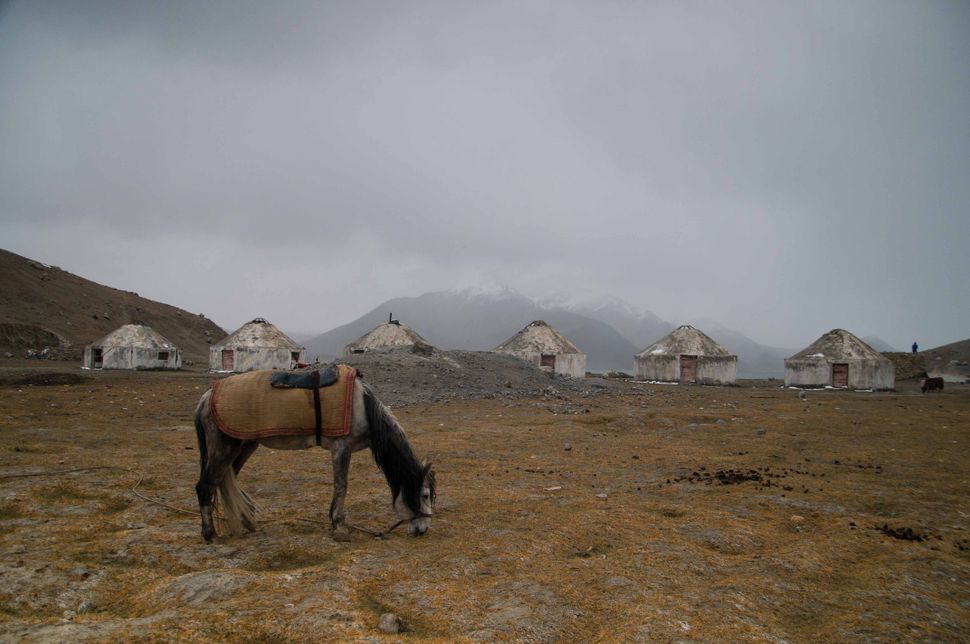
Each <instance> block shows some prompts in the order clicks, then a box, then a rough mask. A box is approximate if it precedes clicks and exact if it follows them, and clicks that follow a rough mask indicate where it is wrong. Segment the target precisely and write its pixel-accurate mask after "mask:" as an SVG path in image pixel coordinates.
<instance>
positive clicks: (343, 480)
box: [330, 445, 351, 541]
mask: <svg viewBox="0 0 970 644" xmlns="http://www.w3.org/2000/svg"><path fill="white" fill-rule="evenodd" d="M331 449H332V451H331V453H330V457H331V460H332V461H333V500H332V501H331V502H330V525H331V527H332V529H333V538H334V539H335V540H336V541H349V540H350V530H349V529H348V528H347V524H346V523H344V499H345V498H346V496H347V479H348V478H349V477H350V456H351V451H350V450H349V449H348V448H347V447H345V446H337V445H334V446H333V447H332V448H331Z"/></svg>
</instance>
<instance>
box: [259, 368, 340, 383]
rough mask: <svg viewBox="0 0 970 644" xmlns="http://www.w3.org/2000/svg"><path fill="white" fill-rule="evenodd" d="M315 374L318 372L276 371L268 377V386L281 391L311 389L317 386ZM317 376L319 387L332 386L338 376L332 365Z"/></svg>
mask: <svg viewBox="0 0 970 644" xmlns="http://www.w3.org/2000/svg"><path fill="white" fill-rule="evenodd" d="M316 373H318V372H317V371H277V372H276V373H274V374H273V375H272V376H271V377H270V380H269V384H270V385H272V386H273V387H280V388H282V389H313V388H314V387H316V386H317V384H316V382H315V378H314V374H316ZM319 374H320V386H321V387H327V386H329V385H332V384H333V383H335V382H337V378H338V377H339V376H340V373H339V372H338V371H337V367H335V366H334V365H330V366H329V367H327V368H326V369H324V370H322V371H319Z"/></svg>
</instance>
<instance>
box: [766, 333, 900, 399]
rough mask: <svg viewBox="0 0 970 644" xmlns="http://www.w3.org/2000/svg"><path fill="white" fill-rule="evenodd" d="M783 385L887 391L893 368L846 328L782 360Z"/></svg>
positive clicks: (892, 381)
mask: <svg viewBox="0 0 970 644" xmlns="http://www.w3.org/2000/svg"><path fill="white" fill-rule="evenodd" d="M785 386H786V387H807V388H811V387H833V388H835V389H873V390H890V389H895V388H896V367H895V366H894V365H893V363H892V361H891V360H890V359H889V358H887V357H886V356H884V355H882V354H881V353H879V352H878V351H876V350H875V349H873V348H872V347H870V346H869V345H868V344H866V343H865V342H863V341H862V340H860V339H859V338H857V337H856V336H854V335H852V334H851V333H849V332H848V331H846V330H845V329H832V330H831V331H829V332H828V333H826V334H825V335H823V336H822V337H820V338H819V339H818V340H816V341H815V342H813V343H812V344H810V345H808V346H807V347H805V348H804V349H802V350H801V351H799V352H798V353H796V354H795V355H793V356H792V357H790V358H787V359H785Z"/></svg>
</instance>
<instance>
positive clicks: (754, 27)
mask: <svg viewBox="0 0 970 644" xmlns="http://www.w3.org/2000/svg"><path fill="white" fill-rule="evenodd" d="M967 33H970V8H968V7H967V6H966V5H965V4H962V3H949V2H925V3H906V2H892V3H887V2H872V3H865V2H863V3H852V4H850V5H846V4H845V3H837V2H833V3H824V2H822V3H820V2H812V3H774V2H746V3H730V4H723V5H715V4H712V3H704V4H694V3H683V2H662V3H643V4H640V3H629V4H628V3H619V2H617V3H595V4H594V3H581V2H575V3H563V2H555V3H551V2H550V3H544V2H535V3H517V2H516V3H511V2H510V3H497V4H496V3H488V4H484V5H483V4H479V3H468V4H461V3H435V2H428V3H366V4H364V5H360V3H346V4H337V3H328V4H321V3H298V2H289V3H286V4H285V5H282V6H270V5H266V4H265V3H239V2H227V3H221V2H207V3H197V4H191V5H190V4H185V5H177V4H171V3H121V2H119V3H84V5H78V4H77V3H63V4H58V3H44V4H43V5H38V4H37V3H27V2H13V3H8V4H7V5H4V6H2V7H0V143H2V146H0V233H2V236H3V238H4V239H5V241H4V243H3V246H4V247H7V248H9V249H10V250H13V251H15V252H20V253H21V254H25V255H28V256H32V257H37V258H39V259H43V260H45V261H52V262H54V263H57V264H59V265H61V266H62V267H64V268H66V269H68V270H72V271H74V272H77V273H80V274H82V275H85V276H87V277H90V278H92V279H97V280H98V281H102V282H105V283H108V284H112V285H117V286H120V287H123V288H131V289H133V290H138V291H139V292H141V293H142V294H143V295H147V296H149V297H154V298H156V299H164V300H165V301H169V302H171V303H174V304H177V305H179V306H183V307H186V308H190V309H192V310H200V311H203V312H206V313H207V314H208V315H210V316H211V317H213V318H214V319H216V320H217V321H218V322H220V323H222V324H224V325H226V326H233V325H237V324H239V323H241V322H242V321H245V319H248V318H250V317H253V315H256V314H259V315H265V316H267V317H270V318H273V319H274V320H276V321H278V323H280V324H282V325H284V326H286V327H289V328H296V329H307V330H325V329H326V328H329V327H330V326H333V325H335V324H339V323H342V322H344V321H347V320H348V319H350V318H352V317H354V316H356V315H357V314H359V313H362V312H363V311H364V310H366V309H368V308H370V307H371V306H373V305H376V304H377V303H379V302H380V301H381V300H383V299H385V298H387V297H393V296H397V295H409V294H418V293H420V292H423V291H426V290H433V289H440V288H452V287H461V286H465V285H468V284H472V283H478V282H502V283H506V284H509V285H511V286H513V287H516V288H519V289H522V290H525V291H527V292H530V293H533V294H541V293H544V292H548V291H550V290H556V291H567V290H569V289H570V288H572V289H575V290H576V291H583V292H600V293H604V294H613V295H616V296H618V297H621V298H623V299H625V300H627V301H630V302H631V303H634V304H636V305H638V306H641V307H643V308H646V309H649V310H653V311H654V312H656V313H658V314H659V315H661V316H664V317H667V318H668V319H671V320H672V321H674V322H677V321H679V320H680V319H685V318H687V317H697V316H709V317H714V318H717V319H719V320H722V321H723V322H724V323H725V324H728V325H733V326H735V327H737V328H739V329H740V330H742V331H745V332H747V333H749V334H750V335H752V336H754V337H755V338H756V339H759V340H761V341H764V342H774V343H777V344H788V345H791V346H799V345H803V344H806V343H807V342H808V341H810V340H812V339H814V337H816V336H817V335H819V334H820V333H822V332H823V331H825V330H828V329H829V328H832V327H834V326H844V327H847V328H849V329H851V330H853V331H855V332H857V333H860V334H862V335H869V334H873V335H879V336H881V337H884V338H885V339H886V340H888V341H890V342H891V343H894V344H896V345H897V346H905V345H906V344H908V342H909V341H910V340H911V339H912V338H913V337H918V338H919V339H920V341H921V344H923V345H924V346H931V345H932V344H939V343H943V342H949V341H953V340H956V339H962V338H965V337H967V335H968V333H967V327H966V325H965V324H961V322H962V321H963V320H965V319H966V318H967V315H968V313H970V292H968V287H967V286H965V284H966V281H965V280H962V279H959V278H957V277H954V278H952V279H951V278H946V277H945V276H946V275H953V276H962V275H963V274H966V273H967V271H968V269H970V260H968V253H966V251H965V248H964V247H965V244H966V242H965V240H967V239H970V216H968V213H970V187H968V184H967V182H966V180H965V177H966V176H970V172H968V171H970V120H968V119H967V118H966V114H968V113H970V81H968V80H967V77H966V69H968V68H970V41H968V39H967V38H966V37H965V36H966V34H967ZM173 255H177V257H178V261H173V260H172V258H173ZM305 273H310V274H319V275H323V274H330V275H331V276H332V278H333V279H332V281H331V282H330V283H328V282H326V281H325V280H323V279H321V280H319V281H318V282H314V283H311V284H305V283H303V281H302V280H300V282H299V283H297V282H296V281H294V279H293V277H292V276H294V275H302V274H305ZM281 284H285V285H286V286H285V287H284V286H281ZM334 284H335V285H336V286H334ZM257 308H258V309H259V311H254V309H257Z"/></svg>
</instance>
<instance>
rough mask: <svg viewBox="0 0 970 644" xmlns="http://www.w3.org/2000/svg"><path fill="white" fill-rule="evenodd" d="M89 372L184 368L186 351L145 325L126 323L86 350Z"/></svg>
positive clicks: (84, 363)
mask: <svg viewBox="0 0 970 644" xmlns="http://www.w3.org/2000/svg"><path fill="white" fill-rule="evenodd" d="M82 366H83V367H85V368H86V369H132V370H139V369H180V368H181V367H182V352H181V351H179V349H178V347H176V346H175V345H174V344H172V343H171V342H169V341H168V340H167V339H165V338H164V337H163V336H162V334H160V333H159V332H158V331H155V330H154V329H152V328H151V327H150V326H145V325H144V324H126V325H124V326H122V327H119V328H117V329H115V330H114V331H112V332H111V333H109V334H108V335H106V336H104V337H103V338H101V339H100V340H98V341H96V342H92V343H91V344H89V345H87V346H86V347H85V348H84V358H83V363H82Z"/></svg>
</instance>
